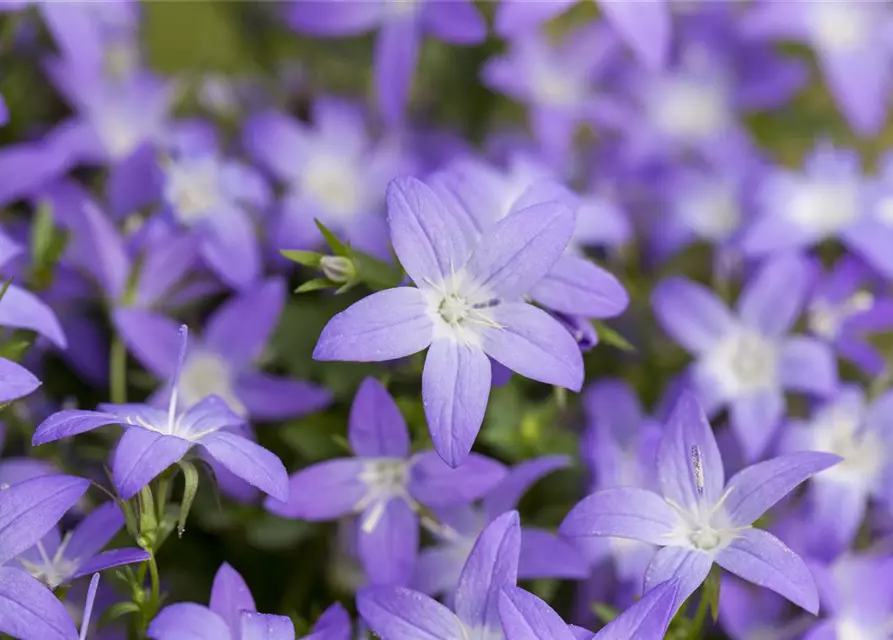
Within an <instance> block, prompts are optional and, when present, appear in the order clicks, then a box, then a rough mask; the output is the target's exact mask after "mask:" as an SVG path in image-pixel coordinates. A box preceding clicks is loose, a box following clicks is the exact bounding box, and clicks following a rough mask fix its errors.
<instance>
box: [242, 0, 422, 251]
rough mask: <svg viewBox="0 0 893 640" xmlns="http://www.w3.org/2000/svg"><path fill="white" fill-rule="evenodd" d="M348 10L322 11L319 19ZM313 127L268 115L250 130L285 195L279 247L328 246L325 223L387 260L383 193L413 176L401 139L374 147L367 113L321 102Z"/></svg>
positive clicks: (248, 138) (255, 153)
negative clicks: (409, 173)
mask: <svg viewBox="0 0 893 640" xmlns="http://www.w3.org/2000/svg"><path fill="white" fill-rule="evenodd" d="M306 4H311V5H313V4H314V3H312V2H311V3H306ZM363 4H371V3H363ZM345 5H348V6H349V3H345V2H341V3H338V4H337V5H328V4H320V3H316V4H315V6H313V11H314V12H319V13H326V12H328V11H335V10H337V9H340V8H342V7H344V6H345ZM312 123H313V124H312V125H306V124H303V123H300V122H298V121H297V120H294V119H292V118H291V117H289V116H287V115H285V114H283V113H279V112H275V111H267V112H263V113H259V114H256V115H254V116H252V117H251V118H250V119H249V120H248V122H247V123H246V124H245V129H244V138H245V146H246V147H247V149H248V151H249V152H250V153H251V155H252V157H253V158H254V159H255V160H256V161H257V162H258V163H260V164H261V165H263V166H264V167H266V168H267V169H268V170H269V171H270V172H271V173H273V175H274V176H275V177H276V178H277V179H278V180H279V181H280V182H282V183H283V184H284V186H285V188H286V192H285V194H284V195H283V197H282V200H281V201H280V203H279V212H278V219H277V222H276V229H275V230H274V233H273V237H275V239H276V243H277V247H283V248H289V249H293V248H296V249H313V248H316V247H318V246H319V245H321V244H322V241H323V238H322V235H321V234H320V232H319V229H318V228H317V227H316V225H315V224H314V219H318V220H319V221H320V222H322V223H323V224H325V225H326V226H327V227H328V228H329V229H331V230H332V231H333V232H335V233H336V234H338V235H339V237H343V238H344V239H345V240H347V241H350V242H351V244H352V245H353V246H355V247H357V248H358V249H361V250H363V251H367V252H369V253H372V254H374V255H377V256H379V257H382V258H385V257H387V256H388V246H387V234H386V232H385V226H384V224H383V223H384V220H383V216H382V211H381V209H382V204H383V203H382V193H384V190H385V187H386V185H387V183H388V181H389V180H391V179H392V178H394V177H395V176H397V175H399V174H401V173H403V172H405V171H406V170H407V169H409V168H410V166H409V160H408V159H407V156H406V154H405V153H404V152H403V150H402V149H401V145H400V144H399V142H398V141H397V140H396V139H394V138H383V139H381V140H373V139H372V138H371V137H370V135H369V133H368V131H367V127H366V119H365V114H364V113H363V110H362V108H361V107H360V106H358V105H355V104H352V103H349V102H345V101H342V100H335V99H317V100H316V102H315V103H314V104H313V110H312Z"/></svg>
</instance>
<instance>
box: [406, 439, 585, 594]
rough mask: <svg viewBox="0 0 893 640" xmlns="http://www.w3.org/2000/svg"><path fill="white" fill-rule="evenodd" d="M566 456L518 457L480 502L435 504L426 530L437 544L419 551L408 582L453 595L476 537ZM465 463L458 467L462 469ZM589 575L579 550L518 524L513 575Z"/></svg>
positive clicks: (564, 464) (564, 462) (529, 577)
mask: <svg viewBox="0 0 893 640" xmlns="http://www.w3.org/2000/svg"><path fill="white" fill-rule="evenodd" d="M569 465H570V460H569V459H568V458H567V457H566V456H543V457H541V458H534V459H532V460H527V461H525V462H521V463H519V464H517V465H516V466H515V467H513V468H512V469H511V470H510V471H509V473H508V475H506V477H505V478H504V479H503V480H502V481H501V482H500V483H499V484H497V485H496V486H494V487H493V489H491V490H490V491H488V492H487V494H486V495H485V496H484V497H483V501H482V504H481V506H480V507H479V508H478V507H474V506H471V505H457V506H452V507H447V508H438V509H435V513H436V515H437V518H438V523H436V524H433V525H430V526H429V529H430V530H431V533H433V534H434V535H435V536H436V537H438V538H439V543H438V544H436V545H435V546H433V547H429V548H427V549H424V550H423V551H422V552H421V553H420V554H419V561H418V564H417V566H416V571H415V575H414V576H413V579H412V583H411V586H412V588H413V589H416V590H418V591H421V592H423V593H426V594H428V595H432V596H433V595H438V594H444V593H445V594H450V595H451V594H452V592H453V591H454V590H455V588H456V585H457V584H458V582H459V577H460V576H461V575H462V567H464V566H465V563H466V562H467V560H468V555H469V553H471V549H472V547H473V546H474V542H475V540H477V538H478V536H479V535H480V534H481V532H482V531H483V530H484V528H485V527H486V525H488V524H490V523H491V522H492V521H493V520H495V519H496V518H497V517H498V516H500V515H502V514H503V513H505V512H506V511H508V510H510V509H514V508H516V507H517V505H518V502H519V501H520V500H521V497H522V496H523V495H524V493H526V492H527V490H528V489H529V488H530V486H531V485H533V484H534V483H535V482H538V481H539V480H540V479H541V478H543V477H544V476H546V475H547V474H549V473H552V472H553V471H556V470H558V469H562V468H565V467H568V466H569ZM464 469H465V467H464V466H463V467H462V470H464ZM587 575H589V569H588V567H587V566H586V565H585V562H584V560H583V558H582V557H581V555H580V553H579V551H578V550H577V549H576V548H575V547H574V546H573V545H571V544H569V543H568V542H567V541H566V540H564V539H562V538H560V537H558V536H556V535H555V534H554V533H552V532H550V531H547V530H545V529H540V528H536V527H522V528H521V555H520V558H519V563H518V576H519V578H521V579H522V580H536V579H542V578H571V579H580V578H585V577H586V576H587Z"/></svg>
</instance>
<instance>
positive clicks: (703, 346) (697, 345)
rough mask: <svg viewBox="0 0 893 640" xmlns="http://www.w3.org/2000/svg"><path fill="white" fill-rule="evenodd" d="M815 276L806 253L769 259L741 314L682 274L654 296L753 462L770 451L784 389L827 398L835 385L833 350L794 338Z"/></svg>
mask: <svg viewBox="0 0 893 640" xmlns="http://www.w3.org/2000/svg"><path fill="white" fill-rule="evenodd" d="M809 280H810V270H809V264H808V263H807V261H806V260H805V259H804V258H802V257H799V256H782V257H779V258H776V259H774V260H771V261H769V262H767V263H765V264H764V265H763V266H762V268H761V269H760V270H759V271H758V272H757V273H756V275H755V276H754V278H753V279H752V280H751V281H750V282H749V283H748V284H747V286H746V287H745V288H744V290H743V292H742V293H741V296H740V297H739V299H738V304H737V314H736V315H733V314H732V313H731V312H730V311H729V310H728V308H727V307H726V305H725V303H724V302H723V301H722V300H721V299H720V298H719V296H717V295H716V294H715V293H713V292H712V291H710V290H709V289H707V288H706V287H703V286H701V285H699V284H695V283H693V282H691V281H689V280H686V279H684V278H679V277H672V278H668V279H666V280H664V281H663V282H661V283H660V284H659V285H658V287H657V288H656V289H655V291H654V294H653V296H652V304H653V306H654V311H655V314H656V315H657V318H658V320H659V321H660V323H661V325H663V327H664V330H666V331H667V333H669V334H670V335H671V336H672V337H673V338H674V339H675V340H676V341H677V342H678V343H679V344H681V345H682V346H683V347H685V348H686V349H687V350H688V351H689V352H691V353H692V354H693V355H694V356H695V358H696V361H695V363H694V364H693V365H692V367H691V369H690V378H691V383H692V385H693V387H694V389H695V391H696V392H697V394H698V396H699V398H700V400H701V402H702V403H703V405H704V408H705V410H706V411H707V414H708V415H711V416H712V415H715V414H717V413H718V412H719V411H720V410H721V409H722V408H723V407H728V408H729V411H730V420H731V425H732V428H733V429H734V431H735V434H736V435H737V436H738V440H739V442H740V443H741V444H742V446H743V448H744V453H745V458H746V459H747V460H749V461H753V460H755V459H757V458H758V457H759V456H760V454H761V453H763V451H765V449H766V446H767V444H768V442H769V440H770V438H771V437H772V435H773V433H774V431H775V428H776V427H777V425H778V423H779V420H780V419H781V418H782V416H783V415H784V410H785V397H784V390H785V389H791V390H795V391H801V392H804V393H811V394H815V395H818V396H827V395H828V394H830V393H832V392H833V391H834V390H835V388H836V387H837V362H836V360H835V358H834V354H833V353H832V352H831V350H830V348H829V347H828V346H827V345H826V344H825V343H824V342H822V341H820V340H817V339H816V338H811V337H806V336H799V335H798V336H789V335H788V332H789V331H790V329H791V327H792V326H793V324H794V322H795V321H796V320H797V317H798V316H799V315H800V310H801V308H802V305H803V302H804V299H805V296H806V292H807V288H808V286H809ZM736 316H737V317H736Z"/></svg>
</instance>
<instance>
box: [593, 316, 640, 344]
mask: <svg viewBox="0 0 893 640" xmlns="http://www.w3.org/2000/svg"><path fill="white" fill-rule="evenodd" d="M592 324H593V326H595V330H596V331H597V332H598V339H599V341H601V342H604V343H605V344H607V345H610V346H612V347H614V348H616V349H620V350H621V351H635V350H636V348H635V347H634V346H633V345H632V344H631V343H630V342H629V340H627V339H626V338H624V337H623V336H622V335H620V334H619V333H618V332H617V331H615V330H614V329H612V328H611V327H609V326H608V325H606V324H605V323H604V322H601V321H600V320H593V321H592Z"/></svg>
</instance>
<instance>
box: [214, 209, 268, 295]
mask: <svg viewBox="0 0 893 640" xmlns="http://www.w3.org/2000/svg"><path fill="white" fill-rule="evenodd" d="M201 230H202V233H203V242H202V244H201V252H202V255H203V256H204V257H205V260H207V262H208V266H209V267H210V268H211V269H212V270H213V271H214V272H215V273H216V274H217V275H218V276H220V279H221V280H223V281H224V282H226V283H227V284H228V285H230V286H231V287H234V288H235V289H240V290H244V289H246V288H247V287H249V286H251V285H252V284H253V283H254V282H255V280H257V278H258V277H259V276H260V271H261V258H260V245H259V244H258V241H257V235H256V233H255V231H254V224H253V222H252V220H251V217H250V216H249V215H248V212H247V211H245V210H244V209H242V208H241V207H239V206H238V205H235V204H227V205H224V206H220V207H218V208H216V209H215V210H214V212H213V213H212V214H210V215H208V216H206V217H205V219H204V220H203V226H202V229H201Z"/></svg>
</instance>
